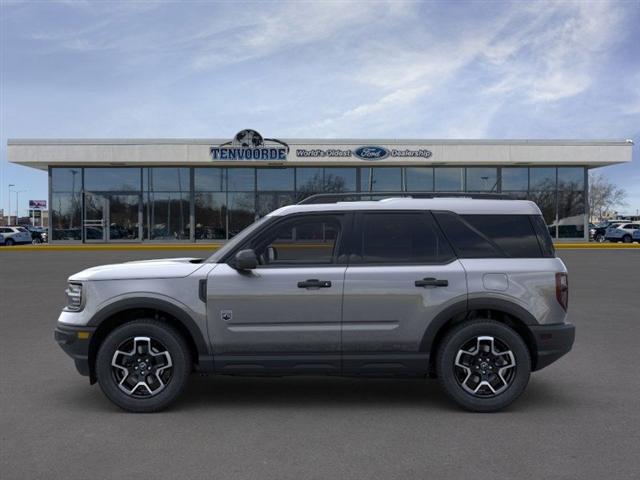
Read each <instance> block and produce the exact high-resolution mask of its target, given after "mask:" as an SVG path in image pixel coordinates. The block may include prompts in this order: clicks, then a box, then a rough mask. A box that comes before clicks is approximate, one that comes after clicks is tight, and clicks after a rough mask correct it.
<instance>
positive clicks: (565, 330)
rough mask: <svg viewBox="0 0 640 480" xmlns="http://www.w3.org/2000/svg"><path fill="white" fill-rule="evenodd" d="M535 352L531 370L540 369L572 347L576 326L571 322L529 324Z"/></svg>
mask: <svg viewBox="0 0 640 480" xmlns="http://www.w3.org/2000/svg"><path fill="white" fill-rule="evenodd" d="M530 328H531V332H532V333H533V336H534V339H535V342H536V347H537V352H536V361H535V365H534V368H533V370H534V371H536V370H540V369H542V368H544V367H546V366H547V365H550V364H552V363H553V362H555V361H556V360H558V359H559V358H560V357H562V356H563V355H565V354H566V353H568V352H569V351H570V350H571V347H573V342H574V340H575V336H576V327H574V326H573V324H571V323H561V324H558V325H536V326H531V327H530Z"/></svg>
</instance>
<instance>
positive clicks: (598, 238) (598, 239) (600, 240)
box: [594, 233, 604, 243]
mask: <svg viewBox="0 0 640 480" xmlns="http://www.w3.org/2000/svg"><path fill="white" fill-rule="evenodd" d="M594 240H595V241H596V242H598V243H604V235H603V234H602V233H599V234H597V235H596V238H595V239H594Z"/></svg>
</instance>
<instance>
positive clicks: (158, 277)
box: [55, 198, 574, 412]
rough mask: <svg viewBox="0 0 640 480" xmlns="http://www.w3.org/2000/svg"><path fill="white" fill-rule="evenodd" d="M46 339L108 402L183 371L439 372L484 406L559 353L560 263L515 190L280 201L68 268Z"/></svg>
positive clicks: (176, 378)
mask: <svg viewBox="0 0 640 480" xmlns="http://www.w3.org/2000/svg"><path fill="white" fill-rule="evenodd" d="M66 292H67V298H68V303H67V306H66V307H65V308H64V310H63V312H62V313H61V315H60V317H59V320H58V325H57V328H56V330H55V338H56V340H57V341H58V343H59V344H60V345H61V346H62V348H63V349H64V350H65V351H66V352H67V353H68V354H69V355H70V356H71V357H72V358H73V359H74V360H75V364H76V367H77V369H78V371H79V372H80V373H81V374H83V375H87V376H88V377H89V379H90V382H91V383H92V384H93V383H95V382H98V384H99V385H100V387H101V388H102V390H103V392H104V394H105V395H106V396H107V397H108V398H109V399H110V400H111V401H112V402H113V403H115V404H116V405H118V406H119V407H121V408H123V409H125V410H129V411H133V412H150V411H157V410H160V409H162V408H164V407H166V406H167V405H169V404H170V403H171V402H172V401H173V400H175V399H176V397H178V395H179V393H180V392H181V391H182V390H183V389H184V387H185V384H186V382H187V378H188V376H189V374H190V373H191V372H192V371H198V372H208V373H214V374H219V375H254V376H255V375H272V376H283V375H341V376H372V377H388V376H398V377H400V376H402V377H407V376H409V377H437V378H438V379H439V381H440V383H441V385H442V387H443V388H444V391H445V392H446V393H447V394H448V396H449V397H451V398H452V399H453V400H454V401H455V402H457V403H458V404H459V405H461V406H462V407H464V408H466V409H469V410H472V411H479V412H488V411H495V410H499V409H501V408H504V407H505V406H507V405H509V404H510V403H512V402H513V401H514V400H515V399H516V398H517V397H518V396H519V395H520V394H521V393H522V392H523V390H524V389H525V387H526V385H527V382H528V380H529V374H530V372H532V371H536V370H540V369H541V368H544V367H546V366H547V365H549V364H550V363H552V362H554V361H555V360H557V359H558V358H560V357H561V356H562V355H564V354H565V353H567V352H568V351H569V350H570V349H571V347H572V344H573V340H574V327H573V325H572V324H570V323H567V321H566V319H567V302H568V283H567V270H566V268H565V266H564V264H563V263H562V261H561V260H560V259H558V258H556V256H555V252H554V248H553V244H552V242H551V238H550V237H549V233H548V231H547V227H546V225H545V222H544V220H543V218H542V216H541V214H540V210H539V209H538V207H537V206H536V205H535V204H534V203H532V202H529V201H523V200H494V199H492V200H487V199H482V200H478V199H471V198H430V199H424V198H423V199H418V198H387V199H384V200H380V201H355V202H349V201H339V202H335V203H320V204H318V203H311V204H298V205H291V206H287V207H283V208H280V209H279V210H276V211H274V212H272V213H271V214H269V215H267V216H266V217H263V218H262V219H260V220H258V221H257V222H255V223H254V224H252V225H251V226H249V227H247V228H246V229H245V230H243V231H242V232H240V233H239V234H238V235H236V236H235V237H234V238H233V239H232V240H230V241H229V242H227V243H226V244H225V245H224V246H223V247H222V248H220V249H219V250H218V251H216V252H215V253H214V254H213V255H211V257H209V258H207V259H195V258H179V259H165V260H152V261H139V262H127V263H122V264H117V265H106V266H101V267H94V268H89V269H87V270H84V271H82V272H80V273H77V274H75V275H72V276H71V277H70V278H69V284H68V288H67V291H66Z"/></svg>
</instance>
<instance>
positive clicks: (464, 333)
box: [436, 319, 531, 412]
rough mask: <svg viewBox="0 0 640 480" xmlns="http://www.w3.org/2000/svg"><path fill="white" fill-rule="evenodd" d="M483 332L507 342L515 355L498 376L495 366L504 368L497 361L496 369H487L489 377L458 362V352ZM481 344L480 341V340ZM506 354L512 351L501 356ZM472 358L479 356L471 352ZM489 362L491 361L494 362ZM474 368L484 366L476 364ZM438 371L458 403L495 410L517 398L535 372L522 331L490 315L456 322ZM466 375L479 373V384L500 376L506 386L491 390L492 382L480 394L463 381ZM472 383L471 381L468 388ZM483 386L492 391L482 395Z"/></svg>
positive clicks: (439, 358)
mask: <svg viewBox="0 0 640 480" xmlns="http://www.w3.org/2000/svg"><path fill="white" fill-rule="evenodd" d="M482 336H487V337H492V338H494V340H495V343H496V344H500V345H502V346H506V348H507V349H508V351H510V352H512V355H513V357H510V356H509V357H508V358H509V359H513V361H514V366H513V367H511V368H509V369H506V371H505V372H503V373H504V375H501V376H500V377H498V376H497V375H496V374H495V370H498V369H500V370H501V371H502V369H501V368H500V366H499V365H497V364H496V363H493V368H494V369H495V370H493V371H492V372H488V371H487V372H488V373H487V376H486V377H484V376H483V377H481V376H480V375H479V374H478V375H476V373H475V372H472V370H471V369H468V370H463V367H457V366H456V365H455V362H456V357H457V356H458V352H459V351H460V350H463V347H464V346H465V345H469V344H470V343H472V342H474V341H475V340H477V337H482ZM477 345H480V343H478V344H477ZM496 349H497V347H496ZM476 350H480V349H476ZM502 351H505V352H506V351H507V350H505V349H502ZM464 355H466V354H463V356H464ZM480 355H484V354H480ZM503 355H508V354H507V353H501V357H500V358H507V357H502V356H503ZM461 358H462V357H461ZM469 358H478V357H477V355H476V356H469ZM496 358H498V357H496ZM480 360H482V358H480ZM498 362H505V360H502V359H501V360H498ZM488 363H489V365H491V362H488ZM482 364H483V365H486V364H487V363H486V362H483V363H482ZM471 368H474V369H475V368H481V367H479V366H477V365H476V366H472V367H471ZM483 368H489V367H483ZM436 371H437V374H438V379H439V381H440V384H441V385H442V387H443V388H444V390H445V392H446V393H447V395H448V396H449V397H450V398H451V399H452V400H454V401H455V402H456V403H457V404H458V405H460V406H461V407H463V408H465V409H467V410H470V411H472V412H495V411H498V410H501V409H503V408H505V407H507V406H508V405H510V404H511V403H512V402H514V401H515V400H516V399H517V398H518V397H519V396H520V394H521V393H522V392H523V391H524V389H525V388H526V386H527V383H528V382H529V376H530V373H531V356H530V354H529V349H528V348H527V345H526V344H525V342H524V341H523V340H522V338H521V337H520V335H518V333H517V332H516V331H515V330H513V329H512V328H510V327H508V326H507V325H504V324H503V323H500V322H497V321H495V320H490V319H478V320H469V321H466V322H463V323H461V324H459V325H456V326H455V327H454V328H453V329H452V330H451V331H450V332H449V333H447V335H446V336H445V338H444V339H443V341H442V344H441V346H440V348H439V350H438V356H437V359H436ZM467 373H468V375H467ZM488 375H493V377H489V376H488ZM462 377H464V378H469V379H473V378H476V377H477V378H478V382H477V384H478V385H480V384H482V383H483V382H482V380H481V379H485V378H487V379H488V378H493V379H494V380H499V381H498V384H499V385H502V387H501V388H503V390H502V391H500V388H498V389H496V391H498V393H492V391H493V390H494V389H493V388H491V390H488V388H489V386H486V387H481V390H480V391H479V392H478V393H477V394H473V393H471V392H469V391H468V390H466V389H465V387H463V385H462V384H463V383H464V381H463V380H461V378H462ZM503 377H506V378H507V380H508V381H507V382H502V378H503ZM490 383H491V382H490ZM472 385H473V383H472ZM468 387H469V384H467V388H468ZM483 390H486V391H488V393H487V394H485V395H482V394H481V393H482V391H483Z"/></svg>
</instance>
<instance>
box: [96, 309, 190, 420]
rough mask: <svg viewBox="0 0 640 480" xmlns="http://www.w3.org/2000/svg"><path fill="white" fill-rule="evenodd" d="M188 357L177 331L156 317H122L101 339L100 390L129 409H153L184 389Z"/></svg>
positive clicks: (187, 370)
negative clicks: (136, 318)
mask: <svg viewBox="0 0 640 480" xmlns="http://www.w3.org/2000/svg"><path fill="white" fill-rule="evenodd" d="M191 368H192V363H191V356H190V352H189V348H188V346H187V344H186V343H185V341H184V339H183V338H182V336H181V335H180V333H179V332H178V331H177V330H175V329H174V328H172V327H170V326H168V325H166V324H164V323H161V322H158V321H156V320H150V319H149V320H147V319H143V320H136V321H133V322H130V323H126V324H124V325H122V326H120V327H118V328H116V329H115V330H114V331H113V332H111V333H110V334H109V335H108V336H107V338H105V340H104V341H103V342H102V344H101V345H100V348H99V350H98V355H97V357H96V375H97V378H98V383H99V384H100V388H101V389H102V391H103V392H104V394H105V395H106V396H107V398H109V400H111V401H112V402H113V403H115V404H116V405H117V406H119V407H120V408H122V409H124V410H127V411H129V412H156V411H159V410H162V409H164V408H166V407H167V406H169V405H170V404H171V403H173V402H174V401H175V400H176V398H177V397H178V396H179V395H180V393H181V392H182V390H183V389H184V387H185V385H186V382H187V378H188V376H189V373H190V372H191Z"/></svg>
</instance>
